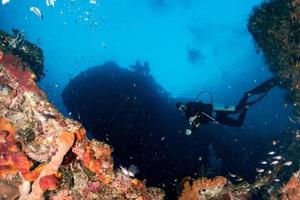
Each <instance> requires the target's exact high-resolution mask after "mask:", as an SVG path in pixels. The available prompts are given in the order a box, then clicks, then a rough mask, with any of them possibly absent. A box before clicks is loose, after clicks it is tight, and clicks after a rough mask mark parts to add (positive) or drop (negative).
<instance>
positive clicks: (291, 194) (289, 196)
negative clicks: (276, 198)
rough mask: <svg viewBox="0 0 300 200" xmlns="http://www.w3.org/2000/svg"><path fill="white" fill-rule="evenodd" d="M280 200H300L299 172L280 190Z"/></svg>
mask: <svg viewBox="0 0 300 200" xmlns="http://www.w3.org/2000/svg"><path fill="white" fill-rule="evenodd" d="M281 199H282V200H299V199H300V171H298V172H297V173H295V174H294V175H293V176H292V177H291V179H290V180H289V182H288V183H287V184H286V185H285V186H284V187H283V188H282V196H281Z"/></svg>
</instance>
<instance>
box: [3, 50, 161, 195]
mask: <svg viewBox="0 0 300 200" xmlns="http://www.w3.org/2000/svg"><path fill="white" fill-rule="evenodd" d="M0 55H1V56H0V155H1V156H0V181H1V182H0V188H1V192H0V195H1V196H0V199H6V198H7V197H8V196H9V197H11V198H10V199H16V198H19V199H21V200H38V199H44V198H46V197H47V198H49V199H53V200H57V199H70V200H71V199H139V200H150V199H151V200H152V199H153V200H155V199H157V200H159V199H163V197H164V193H163V192H162V191H161V190H160V189H156V188H147V187H146V186H145V183H144V182H142V181H139V180H137V179H134V178H131V177H129V176H128V175H126V174H123V173H122V171H120V170H114V169H113V161H112V157H111V153H112V150H111V148H110V147H109V146H108V145H107V144H104V143H102V142H99V141H96V140H92V141H90V140H88V139H87V137H86V133H85V130H84V128H83V127H82V126H81V124H79V123H78V122H76V121H73V120H71V119H67V118H64V117H63V116H62V115H61V114H60V113H59V112H58V111H57V110H56V109H55V108H54V106H53V105H51V104H50V103H49V102H48V101H47V98H46V95H45V94H44V92H43V91H42V90H40V89H39V88H38V86H37V85H36V84H35V76H34V75H33V73H32V72H31V71H30V69H29V67H27V65H26V64H24V62H23V61H22V60H21V59H20V58H19V57H18V56H15V55H13V54H10V53H4V52H2V51H1V52H0Z"/></svg>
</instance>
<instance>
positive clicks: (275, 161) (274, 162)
mask: <svg viewBox="0 0 300 200" xmlns="http://www.w3.org/2000/svg"><path fill="white" fill-rule="evenodd" d="M278 163H279V161H278V160H274V161H273V162H271V165H277V164H278Z"/></svg>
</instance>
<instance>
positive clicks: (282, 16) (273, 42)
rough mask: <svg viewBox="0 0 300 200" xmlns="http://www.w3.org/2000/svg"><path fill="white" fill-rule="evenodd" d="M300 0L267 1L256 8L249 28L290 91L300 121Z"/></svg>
mask: <svg viewBox="0 0 300 200" xmlns="http://www.w3.org/2000/svg"><path fill="white" fill-rule="evenodd" d="M299 26H300V1H298V0H273V1H266V2H265V3H263V4H262V5H260V6H259V7H257V8H255V9H254V11H253V14H252V16H251V17H250V18H249V24H248V30H249V32H250V33H251V34H252V36H253V38H254V40H255V42H256V43H257V45H258V47H259V48H260V49H261V50H262V52H263V54H264V56H265V58H266V61H267V63H268V64H269V66H270V69H271V71H272V72H273V73H275V74H276V75H277V76H278V77H280V78H281V84H280V86H281V87H284V88H286V89H287V91H288V95H287V98H286V99H287V101H288V102H290V103H292V104H293V105H294V107H295V115H296V119H297V120H298V121H300V73H299V67H300V45H299V42H300V37H299V34H300V28H299Z"/></svg>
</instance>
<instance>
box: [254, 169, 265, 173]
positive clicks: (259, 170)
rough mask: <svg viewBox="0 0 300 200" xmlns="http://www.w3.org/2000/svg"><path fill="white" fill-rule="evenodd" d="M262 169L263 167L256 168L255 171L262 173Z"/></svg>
mask: <svg viewBox="0 0 300 200" xmlns="http://www.w3.org/2000/svg"><path fill="white" fill-rule="evenodd" d="M264 171H265V170H264V169H259V168H257V169H256V172H258V173H263V172H264Z"/></svg>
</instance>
